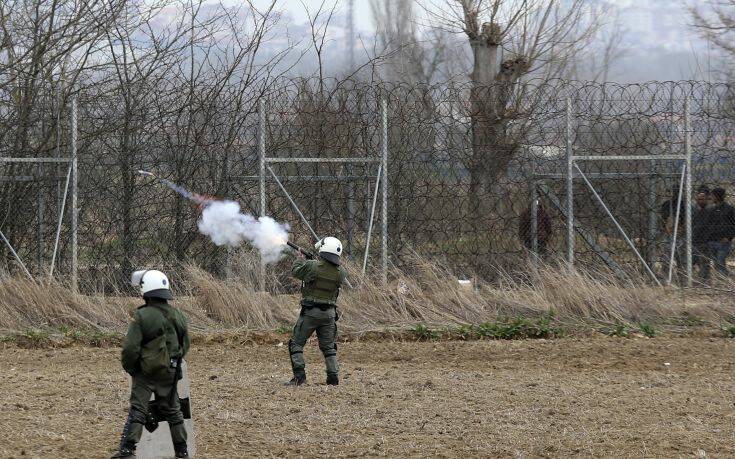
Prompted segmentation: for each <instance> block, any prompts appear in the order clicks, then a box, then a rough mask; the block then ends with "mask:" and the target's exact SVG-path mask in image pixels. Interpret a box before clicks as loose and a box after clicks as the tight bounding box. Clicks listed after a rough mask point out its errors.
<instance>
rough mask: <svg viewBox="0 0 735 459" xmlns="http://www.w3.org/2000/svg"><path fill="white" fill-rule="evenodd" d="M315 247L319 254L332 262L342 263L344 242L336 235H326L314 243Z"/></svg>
mask: <svg viewBox="0 0 735 459" xmlns="http://www.w3.org/2000/svg"><path fill="white" fill-rule="evenodd" d="M314 248H315V249H317V250H318V251H319V255H320V256H321V257H322V258H324V259H325V260H327V261H329V262H330V263H334V264H335V265H339V264H340V256H342V243H341V242H340V240H339V239H337V238H336V237H331V236H329V237H325V238H324V239H320V240H319V242H317V243H316V244H314Z"/></svg>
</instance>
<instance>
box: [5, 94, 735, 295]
mask: <svg viewBox="0 0 735 459" xmlns="http://www.w3.org/2000/svg"><path fill="white" fill-rule="evenodd" d="M55 94H56V92H54V90H53V88H49V90H48V91H45V92H43V93H42V95H43V97H39V99H38V101H36V102H34V103H33V104H31V105H29V107H30V109H29V110H27V111H26V112H27V113H26V112H24V113H20V112H19V110H18V108H17V106H16V105H14V104H13V98H12V95H11V94H5V95H3V101H4V102H2V103H3V104H4V105H3V106H2V109H1V110H0V126H2V135H1V136H0V151H1V152H2V153H1V154H2V156H3V157H28V158H30V157H39V156H44V157H46V156H50V157H68V156H69V155H70V151H71V145H70V140H71V134H70V132H69V110H70V103H69V100H58V97H56V96H55ZM499 94H502V95H503V97H499ZM77 98H78V123H79V124H78V126H79V133H78V145H77V148H78V160H79V174H80V175H79V201H78V208H79V230H78V232H79V233H78V240H79V248H78V254H79V255H78V257H79V262H78V263H79V275H80V278H81V279H84V281H85V285H91V286H94V287H95V288H104V287H105V285H108V284H109V285H112V284H114V283H118V282H121V280H122V279H124V278H127V276H128V274H129V272H130V271H131V270H132V269H134V268H137V267H140V266H152V265H157V266H162V267H164V268H166V269H178V268H179V267H181V266H183V265H184V264H186V263H195V264H197V265H200V266H202V267H204V268H206V269H208V270H209V271H211V272H214V273H216V274H218V275H220V276H226V275H231V274H232V273H233V270H235V271H236V268H235V267H234V266H235V265H237V263H236V262H235V261H236V260H237V259H238V258H239V256H240V255H242V254H243V253H247V252H248V251H249V248H247V247H243V248H241V249H237V250H227V249H225V248H222V247H216V246H214V245H213V244H212V243H211V242H210V241H209V240H208V239H207V238H206V237H204V236H202V235H200V234H199V233H198V232H197V230H196V228H197V226H196V221H197V219H198V214H199V211H200V209H198V208H197V207H196V206H193V205H191V204H190V203H189V202H187V201H185V200H182V199H180V198H179V197H178V196H177V195H175V194H174V193H173V192H171V191H170V190H168V189H166V188H163V187H161V186H160V185H159V184H157V183H155V182H152V181H150V180H145V179H143V178H141V177H140V176H138V175H137V174H136V171H137V170H138V169H144V170H150V171H152V172H155V173H156V174H158V175H159V176H161V177H164V178H166V179H169V180H171V181H173V182H176V183H178V184H180V185H183V186H184V187H186V188H188V189H191V190H192V191H196V192H198V193H202V194H207V195H211V196H215V197H223V198H225V197H226V198H229V199H233V200H236V201H238V202H239V203H240V204H241V206H242V208H243V210H244V211H246V212H249V213H252V214H256V215H257V214H259V213H260V211H261V196H262V195H264V196H265V212H266V213H267V214H268V215H270V216H272V217H274V218H275V219H277V220H280V221H285V222H288V223H289V224H290V225H291V228H292V233H293V239H294V240H295V241H296V242H297V243H301V244H304V245H307V244H309V243H311V242H312V241H313V236H312V235H311V231H310V230H309V228H308V227H307V224H306V223H305V222H304V220H305V221H306V222H308V224H309V225H310V226H311V227H312V228H313V229H314V231H315V232H316V233H317V234H318V235H319V236H324V235H328V234H331V235H335V236H338V237H340V238H341V239H343V241H344V242H345V252H346V255H347V256H348V257H350V258H351V259H354V260H355V262H356V263H360V264H362V262H363V257H364V255H365V252H366V248H367V247H368V246H369V248H370V250H369V254H368V257H367V268H368V270H370V272H379V271H380V267H381V249H382V246H381V244H382V242H383V239H382V238H383V226H382V217H383V215H382V212H383V209H384V208H383V206H382V202H381V201H382V199H381V197H382V196H381V193H380V190H379V188H378V185H379V184H378V183H376V182H377V180H378V177H379V174H378V172H379V171H378V169H379V167H381V156H382V152H383V148H384V147H387V156H388V158H387V165H386V167H385V169H386V171H385V172H386V173H387V180H388V182H387V183H388V187H387V190H386V191H387V206H386V207H385V209H387V213H386V214H385V216H386V222H387V227H386V229H387V247H386V249H387V253H388V260H389V262H390V264H391V265H394V266H397V267H402V266H403V265H404V264H405V262H406V260H408V259H410V258H411V257H413V256H414V255H415V254H419V255H421V256H425V257H428V258H430V259H432V260H436V261H437V262H439V263H442V264H444V265H446V266H448V267H450V268H451V269H452V270H453V271H454V272H456V273H457V274H458V275H460V276H474V275H479V276H483V277H485V278H492V277H494V276H495V275H496V274H497V273H498V272H499V271H504V272H510V273H513V272H519V271H523V270H525V269H527V267H528V262H529V260H537V259H539V258H541V259H545V260H548V261H553V260H566V259H568V258H569V253H568V247H569V246H570V244H569V242H570V238H571V239H572V240H573V243H572V246H573V255H574V259H575V263H577V264H579V265H583V266H587V267H590V268H594V269H596V268H597V267H605V268H606V269H608V268H609V269H613V271H615V272H619V273H621V274H622V275H629V274H630V273H635V272H641V273H645V272H646V270H647V268H646V266H648V267H650V269H651V270H652V271H653V272H654V274H655V275H656V277H657V278H658V279H660V280H661V281H665V280H667V278H668V272H669V271H670V267H669V265H670V264H671V260H670V259H671V253H672V251H671V247H680V246H681V243H682V241H686V239H687V238H686V236H685V234H684V232H685V230H686V229H687V226H686V224H684V223H683V224H682V225H679V226H678V227H677V232H675V233H674V232H673V228H672V227H671V226H672V225H671V223H672V221H674V220H675V219H676V214H677V212H676V209H677V207H676V206H677V205H678V204H677V203H678V194H676V193H673V195H674V198H673V199H674V201H675V202H676V203H674V204H672V202H673V201H671V199H672V190H673V189H674V188H675V187H676V186H677V185H679V184H684V183H685V182H686V180H684V181H682V178H683V177H686V176H687V175H688V174H690V175H691V181H692V189H693V191H692V194H691V195H688V196H691V199H692V202H693V205H695V204H694V201H695V198H696V196H695V193H694V192H695V191H697V190H698V189H699V188H700V187H702V186H705V185H706V186H707V187H708V188H709V189H710V190H713V189H715V188H723V189H724V190H725V192H726V193H727V192H730V191H731V190H732V182H733V178H734V177H733V175H735V172H734V167H733V166H734V165H735V161H733V153H734V151H735V129H734V128H735V89H734V88H733V87H732V86H728V85H725V84H710V83H702V82H654V83H646V84H636V85H618V84H611V83H606V84H598V83H580V82H568V81H561V80H558V81H545V82H541V81H530V82H526V83H523V84H513V85H509V84H503V85H498V86H497V87H489V88H476V87H473V86H472V85H471V84H456V83H447V84H438V85H435V86H430V87H427V86H408V85H400V84H396V85H390V84H385V83H381V84H376V83H363V82H357V81H336V80H335V81H313V80H277V81H273V82H269V83H268V84H258V85H250V86H246V85H233V86H231V87H230V86H228V87H221V88H200V87H195V88H190V91H188V92H187V93H186V94H182V91H179V90H176V88H171V90H167V89H166V88H165V87H160V88H135V90H134V91H133V90H131V89H130V88H125V90H123V89H121V88H110V89H109V90H102V89H101V88H100V87H95V89H94V91H92V90H84V89H82V90H80V91H79V93H78V96H77ZM499 99H502V100H504V101H505V100H507V102H506V103H504V104H503V106H502V107H498V106H497V105H496V106H494V107H493V108H492V110H490V109H488V108H487V107H488V104H489V103H488V102H487V101H493V100H499ZM383 101H385V104H386V106H387V113H386V115H387V116H386V118H387V119H386V121H387V139H385V138H384V133H383V127H384V126H383V119H382V116H381V115H382V114H381V104H382V103H383ZM490 105H492V104H490ZM261 107H262V109H261ZM685 107H688V112H687V110H685ZM261 124H264V127H265V128H264V129H261ZM261 133H262V134H263V137H262V142H261ZM263 150H264V153H265V155H266V156H267V157H268V158H281V159H284V158H312V159H313V158H327V159H331V160H329V161H313V162H306V161H300V162H294V161H286V160H283V161H280V162H278V161H273V162H269V163H268V164H267V168H265V169H261V162H260V159H261V156H262V155H263ZM569 153H571V154H572V155H574V156H585V157H598V158H597V159H590V160H586V161H584V162H580V163H577V164H578V166H579V169H578V170H577V169H574V170H573V175H572V178H571V180H569V177H570V175H569V164H568V162H567V155H568V154H569ZM686 154H689V155H690V158H691V162H692V167H691V170H690V171H689V172H687V171H686V170H683V169H682V166H683V164H684V163H685V162H686V160H685V159H684V157H685V156H686ZM614 155H622V156H629V157H642V158H643V159H635V160H633V159H631V160H626V161H610V160H606V159H600V158H599V157H602V156H605V157H609V156H614ZM674 156H676V157H677V158H676V159H669V158H670V157H674ZM335 158H352V159H355V161H337V160H334V159H335ZM357 159H365V160H364V161H363V160H360V161H358V160H357ZM0 167H2V168H3V169H4V170H3V172H2V174H0V175H1V176H2V178H3V181H2V184H1V185H2V187H3V193H2V196H0V212H2V215H3V217H2V220H0V230H2V231H3V234H5V235H6V236H7V237H8V242H9V245H8V244H6V245H4V246H3V247H2V249H0V253H2V256H3V258H2V259H3V261H4V265H5V267H6V269H7V270H9V271H13V270H17V269H19V268H18V263H17V261H15V258H14V257H13V256H12V254H10V251H9V246H12V247H13V248H14V249H15V250H16V251H17V253H18V255H19V257H20V258H21V259H22V260H24V261H25V262H26V265H27V267H28V269H29V270H30V271H31V272H32V273H33V274H37V273H39V272H42V271H43V272H45V271H48V267H49V264H50V261H51V258H52V250H51V248H52V246H53V242H54V238H55V233H56V231H57V227H56V224H55V223H54V224H50V222H56V221H58V217H59V216H60V215H62V210H61V209H62V206H61V201H62V197H63V196H64V193H63V191H64V184H65V179H66V173H67V169H66V166H65V165H58V164H51V165H49V164H40V165H39V164H35V163H22V164H15V165H9V164H6V163H3V164H2V166H0ZM582 175H584V176H585V177H586V178H587V179H588V181H589V186H588V184H587V183H586V182H585V180H584V179H583V178H582ZM262 176H264V177H263V178H264V183H263V190H262V191H261V177H262ZM22 177H26V179H27V180H26V181H20V179H19V178H22ZM275 177H277V178H278V180H276V178H275ZM570 181H571V182H572V184H573V185H572V188H573V190H572V191H573V192H572V193H571V198H572V204H573V215H574V218H573V222H574V231H572V232H569V231H567V225H568V222H569V212H567V209H568V207H569V196H570V194H569V193H568V186H569V185H568V184H569V182H570ZM279 182H280V184H279ZM684 188H686V187H684ZM284 190H285V192H284ZM593 190H594V191H593ZM718 193H719V191H718ZM683 194H685V193H683ZM376 197H377V203H376V205H375V206H374V205H373V203H374V202H375V201H376ZM707 199H708V200H709V199H711V194H708V195H707ZM725 200H727V197H726V198H725ZM667 201H669V203H668V204H666V203H667ZM688 201H689V200H688V199H687V196H683V198H682V203H686V202H688ZM602 203H604V206H603V205H602ZM712 204H713V203H712V202H710V203H709V204H708V205H710V206H712ZM294 205H295V206H296V207H298V209H299V210H300V211H301V213H302V214H303V216H304V218H303V219H302V218H301V217H300V216H299V215H298V212H296V210H295V207H294ZM667 205H668V209H669V212H668V214H667V212H666V210H665V209H666V207H667ZM373 208H375V212H373ZM606 208H607V210H605V209H606ZM671 209H673V212H670V211H671ZM695 210H696V209H695ZM64 212H69V208H68V206H67V207H66V209H65V210H64ZM686 213H687V212H686V211H685V210H682V211H680V212H679V214H680V215H685V214H686ZM611 215H612V216H613V217H614V219H613V218H611ZM707 218H708V219H709V220H708V223H707V224H706V225H705V226H707V225H710V226H712V228H714V230H712V231H710V233H712V237H715V236H717V238H718V240H720V242H721V240H722V239H724V237H719V236H721V235H722V234H721V233H722V232H723V231H724V232H725V233H727V230H726V229H723V227H721V226H722V225H725V226H726V225H729V224H730V223H729V221H727V220H726V219H725V220H723V221H720V222H717V221H715V220H712V219H710V217H707ZM62 221H63V220H62ZM682 221H683V220H682ZM702 221H703V219H702V216H701V215H700V213H698V212H696V211H694V212H693V213H692V238H693V244H694V245H698V244H699V245H700V246H701V243H702V241H701V240H700V239H702V238H704V239H707V238H709V237H710V236H702V234H703V232H702V231H701V230H700V229H698V228H700V226H702V224H701V222H702ZM371 222H372V225H373V226H372V230H369V229H370V228H371ZM732 224H733V225H735V222H732ZM60 228H61V229H60V230H59V232H60V243H59V245H60V248H59V251H58V258H57V259H56V260H55V262H56V263H57V265H58V269H59V271H60V272H61V273H62V275H63V274H64V273H68V272H69V270H70V267H69V262H68V260H69V259H70V255H69V251H70V250H71V249H70V247H69V241H70V239H71V235H70V227H69V225H68V224H62V225H61V227H60ZM697 231H699V232H697ZM368 233H370V239H368ZM673 234H677V236H678V237H677V239H678V241H677V242H673V241H672V237H671V236H672V235H673ZM707 242H708V241H707ZM713 242H717V241H713ZM636 252H637V253H638V254H640V257H641V258H642V259H643V260H644V261H646V264H645V265H644V264H643V263H642V262H641V259H639V257H638V255H637V254H636ZM674 255H675V256H674V258H675V260H674V263H673V265H678V266H679V268H677V269H674V270H673V271H674V275H673V277H674V281H676V277H677V275H678V273H679V272H680V268H681V267H682V266H683V265H684V264H685V262H684V261H682V260H683V258H682V256H681V254H680V250H675V251H674ZM33 260H35V262H33ZM697 261H698V259H697V258H696V256H695V260H694V264H695V271H696V263H697ZM281 268H282V267H273V268H271V269H273V270H278V269H281ZM236 274H237V273H236ZM240 274H242V273H240Z"/></svg>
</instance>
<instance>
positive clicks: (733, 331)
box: [722, 325, 735, 338]
mask: <svg viewBox="0 0 735 459" xmlns="http://www.w3.org/2000/svg"><path fill="white" fill-rule="evenodd" d="M722 331H723V332H725V336H726V337H728V338H735V325H728V326H725V327H722Z"/></svg>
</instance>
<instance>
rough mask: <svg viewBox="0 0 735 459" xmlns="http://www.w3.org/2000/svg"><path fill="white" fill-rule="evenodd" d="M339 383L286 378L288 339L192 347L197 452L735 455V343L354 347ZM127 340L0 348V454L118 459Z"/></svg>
mask: <svg viewBox="0 0 735 459" xmlns="http://www.w3.org/2000/svg"><path fill="white" fill-rule="evenodd" d="M339 351H340V358H341V363H342V370H343V374H342V384H341V385H340V386H338V387H330V386H326V385H324V369H323V368H324V367H323V362H322V359H321V355H320V354H319V352H318V349H317V347H316V345H315V344H314V343H310V345H309V346H308V350H307V354H306V358H307V362H308V364H309V366H308V367H307V372H308V376H309V384H308V385H307V386H305V387H299V388H288V387H284V386H282V383H283V382H284V381H286V380H287V379H288V377H289V366H288V361H287V351H286V346H284V345H280V346H279V345H272V344H269V345H251V344H247V345H245V344H238V343H235V344H232V345H229V344H208V345H200V346H195V347H194V348H193V349H192V353H191V356H190V359H189V360H190V365H191V377H192V381H193V382H192V407H193V410H194V416H195V422H196V428H197V433H196V434H197V439H198V440H197V443H198V451H199V455H200V457H217V458H220V457H228V458H232V457H264V456H265V457H282V456H286V457H324V456H340V457H358V456H390V457H428V456H433V457H460V456H472V457H568V456H605V457H612V456H616V457H621V456H636V457H641V456H645V457H692V456H699V457H704V455H706V456H708V457H733V456H735V340H732V339H729V340H728V339H723V338H707V337H687V338H685V337H659V338H655V339H641V338H630V339H624V338H613V337H602V336H600V337H593V338H584V339H572V338H568V339H558V340H550V341H543V340H535V341H533V340H527V341H470V342H461V341H453V342H382V343H380V342H378V343H376V342H351V343H345V344H341V345H340V348H339ZM118 353H119V350H118V349H116V348H108V349H99V348H85V347H71V348H63V349H38V350H28V349H20V348H17V347H15V346H13V345H7V346H6V347H5V348H4V349H2V350H1V352H0V393H1V394H2V397H0V408H1V409H2V416H0V439H2V441H1V442H0V457H3V458H7V457H15V458H20V457H44V458H47V457H54V458H56V457H70V458H71V457H79V458H97V457H100V458H102V457H109V455H110V454H111V453H112V452H113V450H114V448H115V447H116V444H117V442H118V438H119V435H120V429H121V428H122V424H123V421H124V417H125V415H126V412H127V405H126V403H127V390H128V383H127V379H126V377H125V375H124V373H123V372H122V370H121V369H120V367H119V363H118Z"/></svg>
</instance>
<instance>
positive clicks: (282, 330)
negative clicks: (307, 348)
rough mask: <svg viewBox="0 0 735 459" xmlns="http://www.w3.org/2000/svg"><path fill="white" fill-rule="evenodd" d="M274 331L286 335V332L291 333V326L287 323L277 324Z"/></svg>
mask: <svg viewBox="0 0 735 459" xmlns="http://www.w3.org/2000/svg"><path fill="white" fill-rule="evenodd" d="M276 333H280V334H281V335H286V334H288V333H291V327H290V326H289V325H279V326H278V328H276Z"/></svg>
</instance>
